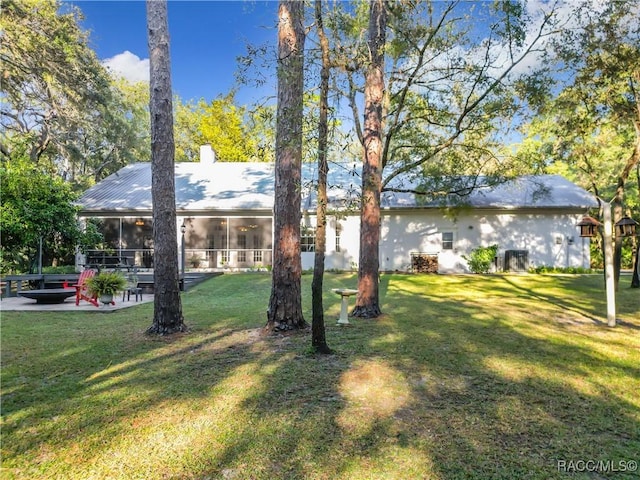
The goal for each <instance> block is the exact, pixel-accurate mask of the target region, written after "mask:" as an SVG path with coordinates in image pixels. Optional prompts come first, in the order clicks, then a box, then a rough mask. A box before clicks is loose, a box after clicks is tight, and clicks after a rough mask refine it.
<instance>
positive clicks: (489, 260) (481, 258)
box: [462, 245, 498, 273]
mask: <svg viewBox="0 0 640 480" xmlns="http://www.w3.org/2000/svg"><path fill="white" fill-rule="evenodd" d="M497 253H498V245H491V246H490V247H477V248H474V249H473V250H471V254H470V255H469V256H467V255H462V258H464V259H465V260H466V261H467V263H468V264H469V270H471V271H472V272H473V273H489V270H490V269H491V265H493V262H494V259H495V258H496V255H497Z"/></svg>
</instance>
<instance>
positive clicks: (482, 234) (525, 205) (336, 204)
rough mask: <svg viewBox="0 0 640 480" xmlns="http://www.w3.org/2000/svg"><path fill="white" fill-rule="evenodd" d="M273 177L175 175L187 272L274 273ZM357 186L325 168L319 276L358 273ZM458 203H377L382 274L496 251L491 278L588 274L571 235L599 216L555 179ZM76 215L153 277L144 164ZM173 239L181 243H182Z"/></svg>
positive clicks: (195, 166)
mask: <svg viewBox="0 0 640 480" xmlns="http://www.w3.org/2000/svg"><path fill="white" fill-rule="evenodd" d="M203 158H204V157H203ZM273 171H274V166H273V165H272V164H267V163H223V162H215V161H213V160H212V159H209V160H208V161H204V160H203V161H201V162H200V163H178V164H176V210H177V215H178V219H177V224H178V226H180V225H183V224H184V225H185V227H186V232H185V239H184V240H185V250H186V259H185V260H186V264H187V266H195V265H196V264H198V267H199V268H209V269H220V268H233V269H249V268H256V267H264V266H268V265H270V264H271V258H272V256H271V252H272V248H273V213H272V212H273V198H274V180H273V179H274V174H273ZM315 171H316V166H315V165H312V164H305V165H303V185H302V192H303V199H302V200H303V201H302V212H301V225H302V232H303V236H302V241H301V246H302V264H303V268H304V269H310V268H312V266H313V255H314V254H313V248H314V246H313V237H314V235H315V233H314V232H315V231H314V227H315V192H314V179H315ZM360 184H361V179H360V176H359V169H358V168H355V167H354V166H348V165H344V164H333V165H331V166H330V173H329V185H330V188H329V195H330V202H329V215H328V228H327V252H326V268H327V269H337V270H349V269H353V268H355V267H356V266H357V262H358V258H359V226H360V219H359V211H358V206H357V203H358V192H359V190H360ZM466 201H467V203H468V205H467V207H465V208H461V209H458V210H457V213H456V211H453V212H454V213H451V211H449V212H448V213H447V215H445V214H444V213H443V210H442V209H441V208H439V207H438V206H437V205H435V204H424V202H423V201H422V200H421V199H420V198H418V197H416V196H415V195H413V194H408V193H386V192H385V193H383V195H382V199H381V202H382V222H381V241H380V269H381V270H383V271H411V270H412V257H415V256H416V255H429V256H434V257H435V256H437V271H438V272H439V273H456V272H467V271H468V267H467V262H466V260H465V259H464V257H463V256H465V255H469V254H470V252H471V250H472V249H474V248H476V247H478V246H490V245H492V244H497V245H498V247H499V254H498V259H497V262H496V267H497V268H498V269H503V268H504V269H511V270H513V269H515V270H524V269H526V268H527V267H528V266H540V265H545V266H557V267H569V266H573V267H588V266H589V240H588V239H583V238H581V237H580V236H579V235H578V230H577V227H576V224H577V223H578V222H579V221H580V219H581V218H582V216H583V215H584V213H585V211H586V209H587V208H590V207H593V206H596V205H597V204H596V202H595V199H594V198H593V196H592V195H590V194H589V193H588V192H586V191H585V190H583V189H581V188H580V187H578V186H576V185H574V184H573V183H571V182H569V181H568V180H566V179H564V178H563V177H560V176H553V175H550V176H546V175H545V176H534V177H523V178H519V179H518V180H516V181H512V182H510V183H508V184H503V185H499V186H497V187H493V188H486V189H479V190H477V191H474V192H473V193H472V194H471V195H469V196H468V197H467V198H466ZM78 203H79V205H80V207H81V212H80V215H81V217H82V218H85V219H86V218H99V219H101V222H102V229H103V232H104V233H105V238H106V240H107V243H109V246H110V248H111V249H112V250H114V251H116V252H117V253H118V254H120V255H124V256H129V257H132V258H133V259H134V261H135V262H136V264H138V265H141V266H143V267H145V266H146V267H152V258H153V256H152V251H153V245H152V228H151V212H152V210H151V209H152V202H151V165H150V164H149V163H139V164H133V165H128V166H126V167H124V168H122V169H121V170H120V171H118V172H117V173H115V174H113V175H111V176H110V177H108V178H106V179H105V180H103V181H102V182H100V183H98V184H97V185H95V186H94V187H92V188H90V189H89V190H87V191H86V192H85V193H84V195H83V196H82V197H81V198H80V200H79V202H78ZM176 235H178V240H179V242H181V241H182V238H181V233H180V232H176ZM79 263H82V260H81V259H80V260H79Z"/></svg>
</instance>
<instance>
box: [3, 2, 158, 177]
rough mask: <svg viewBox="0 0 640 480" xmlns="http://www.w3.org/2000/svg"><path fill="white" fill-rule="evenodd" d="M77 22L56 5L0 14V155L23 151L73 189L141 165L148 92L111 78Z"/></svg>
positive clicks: (11, 7)
mask: <svg viewBox="0 0 640 480" xmlns="http://www.w3.org/2000/svg"><path fill="white" fill-rule="evenodd" d="M80 20H81V14H80V11H79V10H78V9H77V8H75V7H71V6H69V5H64V6H63V5H62V3H61V2H60V1H58V0H41V1H33V0H9V1H6V2H3V5H2V15H1V16H0V30H1V31H2V44H1V46H0V48H1V55H2V60H3V62H2V83H1V88H2V99H3V108H2V113H1V115H0V121H1V123H2V127H3V135H2V138H1V145H0V147H1V148H0V151H1V152H2V154H3V155H4V156H5V157H6V158H8V159H10V160H15V159H17V158H22V157H23V156H24V155H25V154H26V156H27V157H28V158H30V159H31V161H32V162H34V163H38V164H39V165H40V166H41V167H43V168H47V169H48V170H49V172H50V174H51V175H55V176H61V177H63V178H65V179H66V180H68V181H70V182H72V183H73V184H74V185H75V186H76V189H77V190H83V189H85V188H87V187H89V186H91V185H93V183H95V181H98V180H100V179H102V178H104V177H105V176H107V175H109V174H111V173H113V172H114V171H116V170H117V169H119V168H120V167H122V166H124V165H126V164H128V163H131V162H132V161H134V160H135V161H144V160H147V161H148V160H149V150H150V147H149V145H150V142H149V140H148V138H149V135H148V130H149V126H148V123H149V122H148V113H146V105H145V102H146V104H148V93H147V94H146V95H145V94H144V92H140V90H142V89H143V88H141V86H140V85H138V86H135V87H129V86H127V85H126V82H124V81H116V80H114V79H113V78H112V77H111V76H110V74H109V73H108V72H107V70H106V69H105V68H104V66H103V65H102V64H101V63H100V61H99V60H98V58H97V56H96V54H95V52H94V51H93V50H92V49H91V48H89V39H88V33H87V32H85V31H83V30H82V29H81V28H80V26H79V22H80ZM132 89H133V90H135V91H136V92H134V93H132V92H131V90H132ZM144 89H145V90H148V86H147V87H146V88H144Z"/></svg>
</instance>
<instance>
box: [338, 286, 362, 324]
mask: <svg viewBox="0 0 640 480" xmlns="http://www.w3.org/2000/svg"><path fill="white" fill-rule="evenodd" d="M332 292H334V293H337V294H338V295H340V296H341V297H342V304H341V305H340V318H339V319H338V324H339V325H349V313H348V310H349V297H350V296H351V295H355V294H357V293H358V290H354V289H352V288H334V289H333V290H332Z"/></svg>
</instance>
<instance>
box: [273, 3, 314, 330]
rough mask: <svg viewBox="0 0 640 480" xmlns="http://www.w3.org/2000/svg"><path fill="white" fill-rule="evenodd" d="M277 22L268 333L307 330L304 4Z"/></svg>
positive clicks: (284, 11) (283, 9)
mask: <svg viewBox="0 0 640 480" xmlns="http://www.w3.org/2000/svg"><path fill="white" fill-rule="evenodd" d="M278 18H279V23H278V111H277V120H276V122H277V123H276V165H275V203H274V212H273V214H274V248H273V269H272V273H273V275H272V280H273V281H272V285H271V298H270V299H269V308H268V310H267V325H266V326H265V329H267V330H269V331H278V330H291V329H295V328H303V327H306V322H305V321H304V318H303V315H302V292H301V277H302V263H301V258H300V202H301V200H300V195H301V192H300V187H301V177H302V170H301V168H302V167H301V164H302V95H303V83H304V82H303V80H304V72H303V67H304V65H303V58H304V57H303V54H304V40H305V33H304V27H303V19H304V4H303V2H299V1H281V2H280V5H279V9H278Z"/></svg>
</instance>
